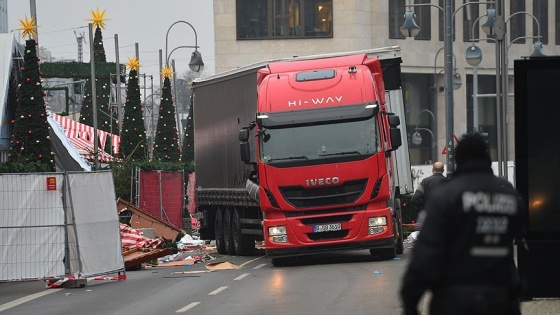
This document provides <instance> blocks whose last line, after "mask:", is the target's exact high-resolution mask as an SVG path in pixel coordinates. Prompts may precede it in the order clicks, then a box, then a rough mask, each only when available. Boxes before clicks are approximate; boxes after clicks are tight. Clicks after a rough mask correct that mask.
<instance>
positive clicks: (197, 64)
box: [165, 21, 204, 72]
mask: <svg viewBox="0 0 560 315" xmlns="http://www.w3.org/2000/svg"><path fill="white" fill-rule="evenodd" d="M179 23H184V24H187V25H188V26H190V27H191V28H192V30H193V32H194V46H187V45H183V46H178V47H175V48H174V49H173V50H171V52H169V53H167V48H168V44H169V31H171V28H172V27H173V26H175V25H176V24H179ZM180 48H194V51H193V52H192V53H191V61H190V62H189V68H190V69H191V70H192V71H194V72H200V71H202V69H203V68H204V62H202V55H201V54H200V52H199V51H198V48H199V46H198V36H197V34H196V30H195V28H194V26H192V24H191V23H189V22H187V21H177V22H175V23H173V24H171V26H169V28H168V29H167V33H166V34H165V65H166V66H169V58H170V57H171V54H173V52H174V51H176V50H177V49H180Z"/></svg>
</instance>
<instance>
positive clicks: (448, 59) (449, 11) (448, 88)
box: [401, 0, 494, 177]
mask: <svg viewBox="0 0 560 315" xmlns="http://www.w3.org/2000/svg"><path fill="white" fill-rule="evenodd" d="M453 2H454V0H445V2H444V4H445V5H444V8H442V7H440V6H438V5H434V4H431V3H424V4H409V5H406V7H407V8H409V11H407V12H406V13H405V21H404V24H403V26H402V27H401V33H402V34H403V35H404V36H408V37H413V36H416V35H417V34H418V33H419V32H420V27H418V24H417V23H416V22H415V21H414V13H412V11H411V10H410V8H411V7H416V6H432V7H435V8H437V9H439V10H441V11H442V12H443V14H444V30H445V36H444V46H443V47H444V56H445V58H444V74H445V120H446V129H445V130H446V132H445V138H446V140H445V141H446V143H445V145H446V148H447V154H446V164H447V176H448V177H452V176H453V173H454V172H455V147H454V139H453V119H454V114H453V88H452V86H453V19H454V17H455V14H456V13H457V12H458V11H459V10H460V9H461V8H463V7H465V6H466V5H471V4H490V3H494V1H489V2H486V1H484V2H482V1H481V2H478V1H477V2H467V3H463V4H462V5H460V6H459V7H458V8H457V9H456V10H455V12H453V7H452V6H453Z"/></svg>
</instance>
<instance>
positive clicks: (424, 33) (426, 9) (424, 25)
mask: <svg viewBox="0 0 560 315" xmlns="http://www.w3.org/2000/svg"><path fill="white" fill-rule="evenodd" d="M414 3H415V4H430V0H415V1H414ZM430 8H431V6H429V5H423V6H418V7H413V10H414V11H415V12H416V23H418V26H420V32H419V33H418V35H416V36H415V37H414V39H423V40H430V38H431V33H432V27H431V23H430V21H431V17H430Z"/></svg>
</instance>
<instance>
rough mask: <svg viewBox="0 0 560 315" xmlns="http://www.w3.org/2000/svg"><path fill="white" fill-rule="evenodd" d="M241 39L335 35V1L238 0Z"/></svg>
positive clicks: (238, 35)
mask: <svg viewBox="0 0 560 315" xmlns="http://www.w3.org/2000/svg"><path fill="white" fill-rule="evenodd" d="M236 12H237V39H267V38H269V39H282V38H309V37H323V38H324V37H332V36H333V27H332V25H333V23H332V22H333V18H332V17H333V12H332V0H267V1H263V0H236Z"/></svg>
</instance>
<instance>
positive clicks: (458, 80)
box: [433, 47, 463, 92]
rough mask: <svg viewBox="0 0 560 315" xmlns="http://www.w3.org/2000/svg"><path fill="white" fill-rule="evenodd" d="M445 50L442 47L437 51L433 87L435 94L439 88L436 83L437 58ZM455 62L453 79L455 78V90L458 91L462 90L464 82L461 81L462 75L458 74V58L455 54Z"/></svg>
mask: <svg viewBox="0 0 560 315" xmlns="http://www.w3.org/2000/svg"><path fill="white" fill-rule="evenodd" d="M443 49H444V47H441V48H440V49H439V50H438V51H437V53H436V56H435V57H434V86H433V87H434V91H435V92H437V91H438V86H437V83H436V82H437V81H436V76H437V74H436V69H437V66H436V64H437V57H438V55H439V53H440V52H441V51H442V50H443ZM453 61H454V62H455V63H454V66H453V75H452V77H453V89H454V90H458V89H460V88H461V85H463V81H462V80H461V75H460V74H459V73H458V72H457V58H455V54H453ZM440 73H441V71H440Z"/></svg>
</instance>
